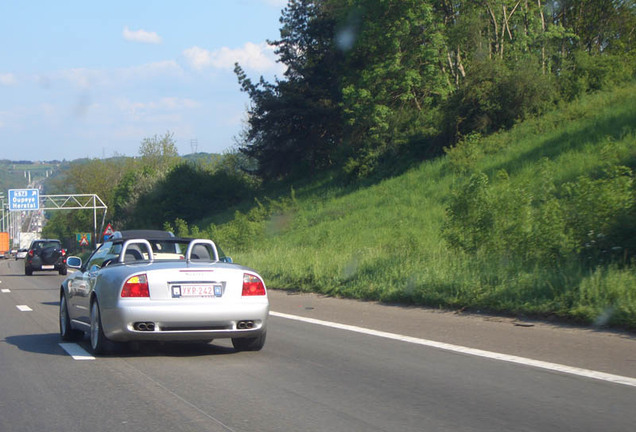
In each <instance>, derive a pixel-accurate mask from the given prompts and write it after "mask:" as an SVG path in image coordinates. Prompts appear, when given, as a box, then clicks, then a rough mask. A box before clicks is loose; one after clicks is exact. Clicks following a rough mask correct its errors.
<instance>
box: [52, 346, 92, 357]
mask: <svg viewBox="0 0 636 432" xmlns="http://www.w3.org/2000/svg"><path fill="white" fill-rule="evenodd" d="M60 346H61V347H62V349H63V350H64V351H66V352H67V353H68V354H69V355H70V356H71V357H73V359H74V360H95V357H93V356H92V355H90V354H89V353H88V352H86V350H85V349H84V348H82V347H81V346H79V345H78V344H74V343H61V344H60Z"/></svg>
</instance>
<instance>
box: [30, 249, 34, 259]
mask: <svg viewBox="0 0 636 432" xmlns="http://www.w3.org/2000/svg"><path fill="white" fill-rule="evenodd" d="M29 256H30V257H33V249H31V250H30V251H29Z"/></svg>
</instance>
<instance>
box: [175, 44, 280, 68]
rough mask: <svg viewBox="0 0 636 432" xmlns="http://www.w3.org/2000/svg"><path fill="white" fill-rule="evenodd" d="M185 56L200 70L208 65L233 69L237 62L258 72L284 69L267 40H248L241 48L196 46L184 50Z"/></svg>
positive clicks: (188, 61) (191, 65)
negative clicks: (257, 41)
mask: <svg viewBox="0 0 636 432" xmlns="http://www.w3.org/2000/svg"><path fill="white" fill-rule="evenodd" d="M183 56H184V57H185V59H186V61H187V63H188V64H189V65H190V67H192V68H193V69H196V70H199V71H200V70H203V69H206V68H208V67H212V68H215V69H226V70H233V69H234V63H236V62H238V63H239V64H240V65H241V66H242V67H244V68H247V69H250V70H253V71H256V72H282V71H283V66H282V65H281V64H279V63H277V62H276V54H274V50H273V49H272V47H270V46H269V45H268V44H267V43H265V42H263V43H260V44H255V43H252V42H247V43H246V44H245V45H243V47H241V48H235V49H232V48H228V47H223V48H221V49H218V50H215V51H209V50H206V49H204V48H200V47H197V46H195V47H192V48H188V49H186V50H184V51H183Z"/></svg>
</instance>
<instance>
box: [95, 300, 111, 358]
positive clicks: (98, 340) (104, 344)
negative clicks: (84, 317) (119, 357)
mask: <svg viewBox="0 0 636 432" xmlns="http://www.w3.org/2000/svg"><path fill="white" fill-rule="evenodd" d="M90 339H91V349H92V350H93V353H94V354H108V353H109V352H110V351H111V350H112V348H113V343H112V342H111V341H110V340H109V339H108V338H107V337H106V335H105V334H104V329H103V328H102V317H101V313H100V310H99V303H98V302H97V300H95V301H93V304H92V305H91V332H90Z"/></svg>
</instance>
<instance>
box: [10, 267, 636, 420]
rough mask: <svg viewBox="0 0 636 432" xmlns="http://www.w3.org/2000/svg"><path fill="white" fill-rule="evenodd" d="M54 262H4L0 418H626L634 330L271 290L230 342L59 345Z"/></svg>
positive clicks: (630, 416)
mask: <svg viewBox="0 0 636 432" xmlns="http://www.w3.org/2000/svg"><path fill="white" fill-rule="evenodd" d="M63 278H64V277H63V276H59V275H58V274H56V273H47V272H42V273H37V272H36V273H35V274H34V276H31V277H28V276H24V270H23V263H22V261H14V260H3V261H0V290H1V292H0V341H1V343H0V371H1V372H0V431H44V430H47V431H62V430H63V431H88V430H91V431H94V432H101V431H144V432H147V431H541V432H546V431H559V432H564V431H577V432H579V431H633V430H634V428H635V425H636V409H635V408H636V338H634V337H633V336H632V335H629V334H620V333H610V332H603V331H595V330H584V329H576V328H568V327H561V326H556V325H549V324H544V323H538V322H529V321H518V320H512V319H508V318H497V317H486V316H464V315H462V314H453V313H440V312H436V311H430V310H426V309H419V308H402V307H398V306H383V305H378V304H375V303H365V302H355V301H350V300H341V299H333V298H324V297H320V296H315V295H309V294H293V293H287V292H280V291H271V292H270V301H271V310H272V314H271V317H270V320H269V327H268V338H267V342H266V344H265V347H264V349H263V350H262V351H260V352H242V353H238V352H235V351H234V349H233V348H232V346H231V343H230V342H229V341H223V340H218V341H214V342H212V343H211V344H207V345H202V344H161V345H159V344H145V345H136V346H131V347H127V348H126V349H123V350H121V352H117V353H116V354H114V355H110V356H106V357H97V358H95V357H92V356H90V354H88V352H87V351H88V341H87V340H86V339H85V340H84V341H81V342H79V343H78V344H69V345H61V340H60V338H59V335H58V302H59V285H60V283H61V281H62V280H63Z"/></svg>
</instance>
